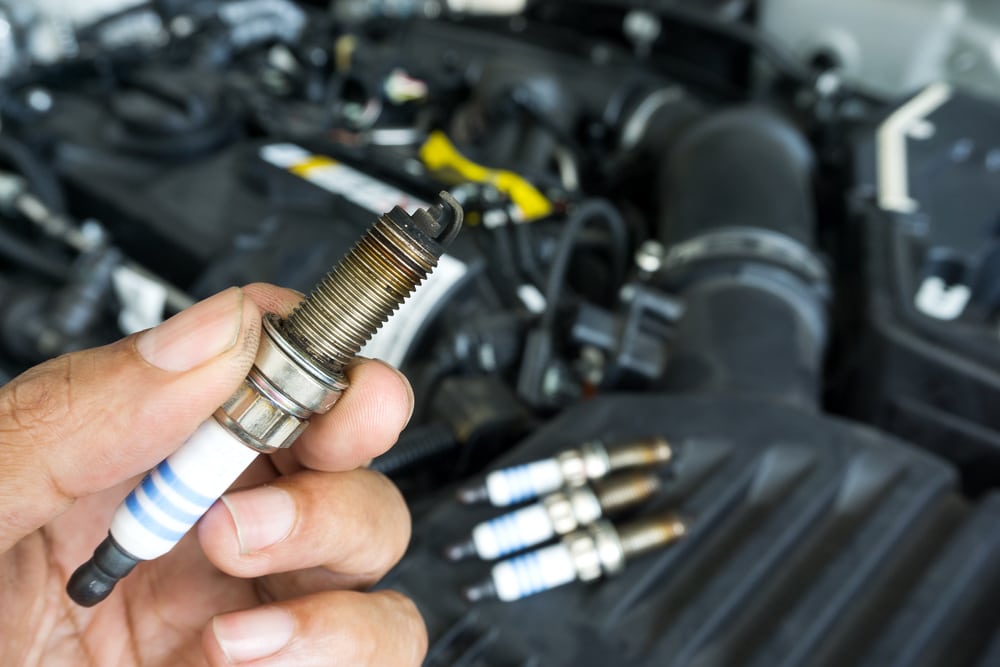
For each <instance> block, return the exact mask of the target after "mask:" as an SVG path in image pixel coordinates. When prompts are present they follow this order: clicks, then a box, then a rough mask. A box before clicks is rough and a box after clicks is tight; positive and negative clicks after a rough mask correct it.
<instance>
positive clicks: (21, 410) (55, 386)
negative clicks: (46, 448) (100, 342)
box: [0, 355, 74, 442]
mask: <svg viewBox="0 0 1000 667" xmlns="http://www.w3.org/2000/svg"><path fill="white" fill-rule="evenodd" d="M72 376H73V359H72V356H70V355H64V356H61V357H57V358H55V359H52V360H50V361H47V362H45V363H44V364H41V365H40V366H36V367H35V368H33V369H31V370H29V371H28V372H26V373H24V374H23V375H21V376H20V377H18V378H17V379H15V380H14V381H13V382H11V383H10V384H9V385H8V386H7V387H5V388H4V390H3V391H2V392H0V429H2V430H3V431H5V432H7V433H16V434H17V435H18V436H19V439H24V440H26V441H29V442H38V441H42V442H47V441H49V440H51V439H52V438H53V437H58V435H59V433H60V432H62V431H63V430H64V429H65V428H66V427H67V424H69V423H70V422H71V421H72V420H71V418H72V415H73V412H74V411H73V403H74V399H73V392H72ZM70 427H72V425H71V424H70Z"/></svg>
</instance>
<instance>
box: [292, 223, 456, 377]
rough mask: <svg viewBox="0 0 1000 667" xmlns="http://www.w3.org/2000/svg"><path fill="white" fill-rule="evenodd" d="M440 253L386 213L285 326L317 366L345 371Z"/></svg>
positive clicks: (328, 369)
mask: <svg viewBox="0 0 1000 667" xmlns="http://www.w3.org/2000/svg"><path fill="white" fill-rule="evenodd" d="M435 245H436V244H435ZM439 253H440V248H432V247H425V246H423V245H421V244H420V243H418V242H416V241H415V240H414V239H413V238H412V237H411V235H410V234H409V233H408V232H407V231H406V230H404V229H402V228H401V226H400V224H399V223H397V222H396V221H395V220H394V219H393V217H391V215H383V216H381V217H380V218H379V219H378V221H376V222H375V224H374V225H373V226H372V227H371V229H369V230H368V233H366V234H365V235H364V236H363V237H362V238H361V240H360V241H358V243H357V244H356V245H355V246H354V248H352V249H351V251H350V252H349V253H348V254H347V256H345V257H344V259H343V260H341V262H340V263H339V264H338V265H337V266H336V267H335V268H334V269H333V271H331V272H330V273H329V274H328V275H327V276H326V277H325V278H324V279H323V280H322V281H321V282H320V283H319V284H318V285H317V286H316V287H315V288H314V289H313V291H312V293H310V294H309V296H308V297H307V298H306V299H305V300H304V301H303V302H302V303H301V304H299V306H298V307H297V308H296V309H295V310H294V311H293V312H292V314H291V315H289V316H288V318H287V319H286V320H284V322H283V323H282V324H281V329H282V331H283V333H284V334H285V335H286V336H287V337H288V339H289V340H290V341H292V342H293V343H294V344H295V345H297V346H298V347H299V348H300V349H301V350H302V351H303V352H304V353H305V354H306V355H308V356H309V357H310V358H311V359H312V360H313V361H314V362H315V363H316V364H317V365H319V366H321V367H322V368H323V369H324V370H327V371H328V372H330V373H331V374H334V375H337V374H340V373H341V372H342V371H343V369H344V367H345V366H346V365H347V364H348V363H349V362H350V361H351V359H353V358H354V356H355V355H356V354H357V353H358V352H359V351H360V350H361V348H362V347H363V346H364V344H365V343H366V342H367V341H368V339H369V338H370V337H371V336H372V335H373V334H374V333H375V331H377V330H378V329H379V328H380V327H381V326H382V325H383V324H384V323H385V322H386V320H387V319H388V318H389V316H390V315H391V314H392V313H393V312H395V310H396V308H398V307H399V305H400V304H401V303H402V302H403V301H404V300H405V299H406V298H407V297H408V296H409V295H410V294H411V293H412V292H413V290H414V289H416V287H417V286H418V285H420V283H422V282H423V280H424V278H426V277H427V274H429V273H430V272H431V271H432V270H433V269H434V267H435V266H436V265H437V260H438V255H439Z"/></svg>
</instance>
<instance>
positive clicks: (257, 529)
mask: <svg viewBox="0 0 1000 667" xmlns="http://www.w3.org/2000/svg"><path fill="white" fill-rule="evenodd" d="M222 503H223V504H224V505H225V506H226V508H227V509H228V510H229V514H230V516H232V517H233V523H235V524H236V536H237V538H238V539H239V541H240V553H242V554H249V553H253V552H255V551H260V550H261V549H266V548H267V547H269V546H271V545H274V544H277V543H278V542H280V541H281V540H283V539H285V538H286V537H288V534H289V533H291V532H292V527H293V526H294V525H295V516H296V513H295V501H294V500H292V496H291V495H290V494H289V493H288V492H287V491H285V490H284V489H282V488H280V487H277V486H262V487H259V488H256V489H247V490H246V491H236V492H234V493H227V494H226V495H224V496H222Z"/></svg>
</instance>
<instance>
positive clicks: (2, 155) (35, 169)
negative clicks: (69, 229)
mask: <svg viewBox="0 0 1000 667" xmlns="http://www.w3.org/2000/svg"><path fill="white" fill-rule="evenodd" d="M0 162H3V163H7V164H9V166H10V167H11V171H14V172H16V173H18V174H19V175H21V176H23V177H24V179H25V180H26V181H27V182H28V185H29V187H30V189H31V191H32V192H33V193H34V194H35V195H36V196H37V197H38V198H39V199H40V200H41V201H42V203H44V204H45V205H46V206H48V207H49V208H50V209H52V210H53V211H56V212H57V213H65V212H66V199H65V197H64V196H63V190H62V186H61V185H60V184H59V179H58V177H57V176H56V174H55V172H54V171H53V170H52V169H51V168H50V167H49V166H48V165H47V164H45V161H44V160H42V159H41V158H40V157H39V156H38V155H37V154H36V153H35V151H33V150H32V149H31V148H29V147H28V145H27V144H24V143H22V142H21V141H18V140H17V139H14V138H13V137H12V136H10V135H9V134H0Z"/></svg>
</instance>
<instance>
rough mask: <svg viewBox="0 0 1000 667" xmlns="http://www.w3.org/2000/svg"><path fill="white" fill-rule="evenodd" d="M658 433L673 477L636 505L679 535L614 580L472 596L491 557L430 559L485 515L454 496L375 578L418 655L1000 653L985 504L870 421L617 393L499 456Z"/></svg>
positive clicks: (790, 657) (468, 658) (815, 661)
mask: <svg viewBox="0 0 1000 667" xmlns="http://www.w3.org/2000/svg"><path fill="white" fill-rule="evenodd" d="M652 433H662V434H664V435H666V436H667V437H668V438H670V439H671V441H672V442H674V443H675V445H677V446H678V449H679V451H678V452H677V458H676V463H675V468H674V476H673V479H672V481H670V482H669V483H668V484H667V486H666V490H665V491H664V492H661V494H660V496H658V498H657V499H656V500H654V502H652V503H651V504H650V505H648V506H647V507H645V508H644V509H643V513H646V512H652V511H656V510H663V509H667V508H675V509H676V510H677V511H678V512H679V513H680V514H681V515H682V516H685V517H687V518H688V519H689V521H690V525H689V533H688V536H687V537H686V538H685V539H683V540H682V541H681V542H679V543H678V544H676V545H674V546H672V547H669V548H667V549H666V550H663V551H660V552H657V553H654V554H649V555H646V556H643V557H640V558H637V559H636V560H635V561H634V562H631V563H629V564H627V566H626V569H625V571H624V573H622V574H621V575H620V576H618V577H617V578H614V579H609V580H602V581H599V582H596V583H593V584H589V585H585V584H578V583H575V584H571V585H568V586H565V587H563V588H560V589H556V590H553V591H549V592H546V593H541V594H539V595H536V596H534V597H530V598H526V599H523V600H520V601H518V602H514V603H503V602H498V601H490V602H484V603H480V604H478V605H476V606H470V605H468V604H467V603H466V602H465V601H464V599H463V598H462V596H461V594H460V591H459V587H460V586H461V585H462V584H463V583H472V582H475V581H478V580H481V579H482V578H483V577H484V576H485V575H486V573H487V571H488V567H489V566H488V564H486V563H482V562H478V561H473V562H467V563H461V564H452V563H448V562H446V561H445V560H444V559H443V558H442V557H441V556H440V555H439V554H440V550H441V548H442V547H443V546H444V545H445V544H448V543H450V542H453V541H455V540H458V539H460V538H462V537H466V536H467V535H468V533H469V531H470V530H471V528H472V527H473V525H475V524H476V523H477V522H478V521H481V520H483V519H486V518H489V517H492V516H496V515H498V514H500V513H501V510H498V509H494V508H489V507H475V508H470V507H463V506H460V505H459V504H458V503H457V502H456V501H454V500H452V499H451V497H450V496H447V497H444V498H443V499H442V500H440V501H439V504H438V505H437V506H436V507H435V508H433V509H432V510H431V511H430V512H428V514H427V516H424V517H422V518H421V520H420V521H418V522H417V524H416V528H415V534H414V538H413V545H412V548H411V551H410V554H409V555H408V556H407V557H406V558H405V559H404V560H403V562H402V563H401V564H400V565H399V566H398V567H397V568H396V569H395V570H394V571H393V573H391V574H390V576H389V577H388V578H387V579H386V580H385V582H383V584H382V585H383V586H386V587H390V588H395V589H398V590H401V591H402V592H404V593H406V594H407V595H410V596H412V597H413V599H414V600H415V601H416V603H417V605H418V607H419V608H420V610H421V612H422V613H423V614H424V617H425V619H426V621H427V625H428V629H429V633H430V638H431V647H430V652H429V655H428V658H427V663H426V664H427V665H428V666H433V667H437V666H444V665H451V666H459V665H471V666H483V667H485V666H489V667H506V666H508V665H510V666H513V665H553V666H554V665H574V666H589V665H593V666H598V665H601V666H605V665H652V664H656V665H677V666H680V665H685V666H693V665H698V666H699V667H708V666H712V665H719V666H723V665H725V666H735V665H747V666H751V665H752V666H760V667H765V666H766V667H775V666H777V665H787V666H792V665H809V666H811V667H817V666H822V665H829V666H834V665H871V666H873V667H874V666H875V665H879V666H889V665H899V666H901V667H902V666H903V665H906V666H913V665H927V666H931V665H942V666H945V665H947V666H948V667H960V666H962V665H969V666H973V665H976V666H980V665H981V666H982V667H986V666H987V665H995V664H998V660H1000V633H998V631H997V629H998V625H1000V623H998V621H1000V611H998V607H997V605H996V603H995V601H996V599H997V595H998V594H1000V532H997V531H996V530H995V529H993V527H994V526H996V525H998V522H1000V498H998V497H996V496H990V497H988V498H987V499H985V500H984V501H983V502H982V503H980V504H979V505H975V506H973V505H970V504H968V503H967V501H965V500H963V499H962V497H960V496H959V495H958V493H957V492H956V491H955V484H956V475H955V474H954V472H953V470H952V469H951V468H950V467H949V466H948V465H947V464H944V463H942V462H941V461H939V460H937V459H935V458H933V457H931V456H929V455H927V454H924V453H922V452H920V451H919V450H917V449H915V448H913V447H910V446H907V445H905V444H902V443H900V442H899V441H896V440H894V439H892V438H889V437H886V436H883V435H881V434H879V433H877V432H875V431H873V430H871V429H869V428H866V427H861V426H857V425H852V424H849V423H846V422H843V421H838V420H834V419H830V418H827V417H821V416H818V415H815V414H811V413H808V412H806V411H800V410H796V409H794V408H786V407H781V406H778V405H776V404H773V403H766V402H762V401H755V400H747V399H740V398H719V397H709V396H705V397H677V398H668V397H662V396H660V397H657V396H620V397H611V398H605V399H598V400H595V401H593V402H591V403H589V404H585V405H582V406H579V407H578V408H576V409H574V410H571V411H569V412H568V413H566V414H564V415H563V416H562V417H561V418H559V419H557V420H555V421H554V422H552V423H551V424H550V425H549V426H548V427H546V428H544V429H542V430H540V431H538V432H537V433H536V435H534V436H532V437H531V438H530V439H529V440H528V441H526V442H525V443H524V444H523V445H522V446H520V447H518V448H516V449H515V450H514V451H513V453H511V454H510V455H509V456H508V457H506V458H505V459H504V460H502V461H499V462H498V464H497V465H498V466H500V467H503V466H506V465H510V464H512V463H515V462H525V461H529V460H533V459H537V458H542V457H545V456H547V455H549V454H551V453H553V452H556V451H558V450H561V449H564V448H566V447H570V446H573V445H575V444H577V443H580V442H583V441H585V440H587V439H591V438H595V437H600V438H605V439H608V440H616V439H627V438H629V437H633V436H635V437H639V436H645V435H649V434H652Z"/></svg>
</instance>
